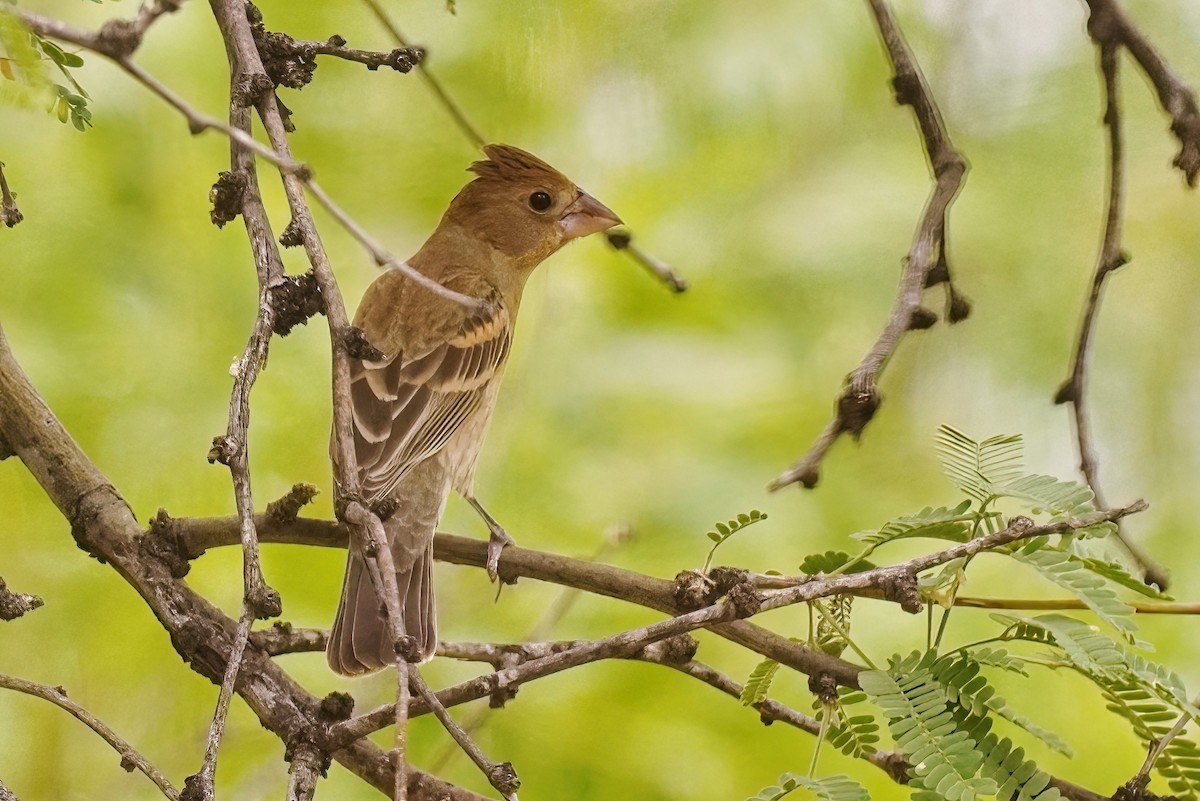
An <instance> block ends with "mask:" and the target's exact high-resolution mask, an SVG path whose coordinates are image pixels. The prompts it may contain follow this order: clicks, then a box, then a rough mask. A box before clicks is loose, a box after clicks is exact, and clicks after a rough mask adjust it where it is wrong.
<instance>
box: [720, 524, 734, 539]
mask: <svg viewBox="0 0 1200 801" xmlns="http://www.w3.org/2000/svg"><path fill="white" fill-rule="evenodd" d="M717 531H719V532H721V536H723V537H728V536H729V535H730V534H731V533H732V532H731V531H730V530H729V526H727V525H725V524H724V523H717Z"/></svg>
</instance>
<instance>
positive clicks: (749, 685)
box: [739, 659, 779, 706]
mask: <svg viewBox="0 0 1200 801" xmlns="http://www.w3.org/2000/svg"><path fill="white" fill-rule="evenodd" d="M778 671H779V663H778V662H776V661H775V660H774V659H764V660H763V661H761V662H759V663H758V664H757V665H756V666H755V667H754V670H752V671H750V676H749V677H748V678H747V679H746V683H745V685H743V686H742V694H741V696H740V698H739V700H741V702H742V706H753V705H754V704H757V703H761V702H763V701H765V700H767V693H768V692H769V691H770V689H771V682H772V681H774V679H775V674H776V673H777V672H778Z"/></svg>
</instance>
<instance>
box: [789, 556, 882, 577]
mask: <svg viewBox="0 0 1200 801" xmlns="http://www.w3.org/2000/svg"><path fill="white" fill-rule="evenodd" d="M852 559H854V557H852V556H851V555H850V554H848V553H846V552H845V551H832V550H830V551H826V552H825V553H810V554H809V555H808V556H806V557H804V561H803V562H801V563H800V572H801V573H805V574H807V575H809V576H815V575H816V574H818V573H832V572H833V571H835V570H838V569H840V568H841V567H842V566H843V565H846V564H849V563H850V561H851V560H852ZM874 568H875V565H874V564H873V563H871V562H868V561H867V560H866V559H858V560H855V561H854V563H853V564H850V566H849V567H847V568H846V569H845V570H842V573H861V572H863V571H864V570H873V569H874Z"/></svg>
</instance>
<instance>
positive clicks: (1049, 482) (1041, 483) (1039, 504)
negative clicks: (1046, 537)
mask: <svg viewBox="0 0 1200 801" xmlns="http://www.w3.org/2000/svg"><path fill="white" fill-rule="evenodd" d="M993 489H994V490H995V492H996V494H997V495H1003V496H1005V497H1008V498H1015V499H1017V500H1019V501H1023V502H1025V503H1026V504H1027V505H1028V506H1029V507H1030V509H1031V511H1033V512H1034V513H1035V514H1042V513H1045V514H1050V515H1055V516H1072V515H1078V514H1083V513H1086V512H1094V511H1095V507H1093V506H1092V500H1093V498H1094V496H1093V494H1092V491H1091V490H1090V489H1088V488H1087V487H1085V486H1083V485H1082V484H1078V483H1076V482H1074V481H1060V480H1059V479H1057V478H1055V477H1054V476H1039V475H1027V476H1021V477H1019V478H1015V479H1013V480H1012V481H1008V482H997V483H995V484H994V485H993Z"/></svg>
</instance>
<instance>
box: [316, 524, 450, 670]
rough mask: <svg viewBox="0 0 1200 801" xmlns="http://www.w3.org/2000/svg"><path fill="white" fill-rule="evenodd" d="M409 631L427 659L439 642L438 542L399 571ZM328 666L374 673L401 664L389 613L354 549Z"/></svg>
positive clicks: (329, 647) (331, 636)
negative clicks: (435, 585)
mask: <svg viewBox="0 0 1200 801" xmlns="http://www.w3.org/2000/svg"><path fill="white" fill-rule="evenodd" d="M396 584H397V586H398V587H399V588H400V610H401V615H402V617H403V619H404V633H405V634H407V635H408V636H410V637H413V638H414V639H415V640H416V644H417V651H418V657H417V658H418V660H419V661H421V662H425V661H427V660H428V659H430V658H431V657H432V656H433V651H434V648H436V647H437V616H436V614H435V610H434V604H433V542H432V540H431V541H430V543H429V545H428V546H427V547H426V548H425V550H424V551H423V552H422V553H420V554H418V555H417V558H416V560H415V561H414V562H412V565H411V567H409V568H408V569H404V570H397V571H396ZM325 658H326V659H327V660H328V661H329V666H330V667H331V668H333V669H334V670H335V671H336V672H338V673H341V674H342V675H344V676H357V675H361V674H363V673H369V672H371V671H373V670H378V669H379V668H382V667H387V666H388V665H393V664H395V663H396V655H395V651H394V649H393V647H392V637H391V633H390V630H389V628H388V624H387V614H386V612H385V610H384V607H383V606H382V605H381V604H380V601H379V598H378V596H377V595H376V593H375V587H374V585H373V584H372V583H371V576H370V573H368V572H367V563H366V560H365V559H364V558H363V557H362V555H361V554H358V553H355V552H354V551H353V549H352V550H351V552H350V557H349V560H348V561H347V563H346V579H345V582H344V583H343V584H342V599H341V601H340V602H339V603H338V610H337V617H335V618H334V621H333V629H332V630H331V631H330V633H329V642H328V644H327V645H326V646H325Z"/></svg>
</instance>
